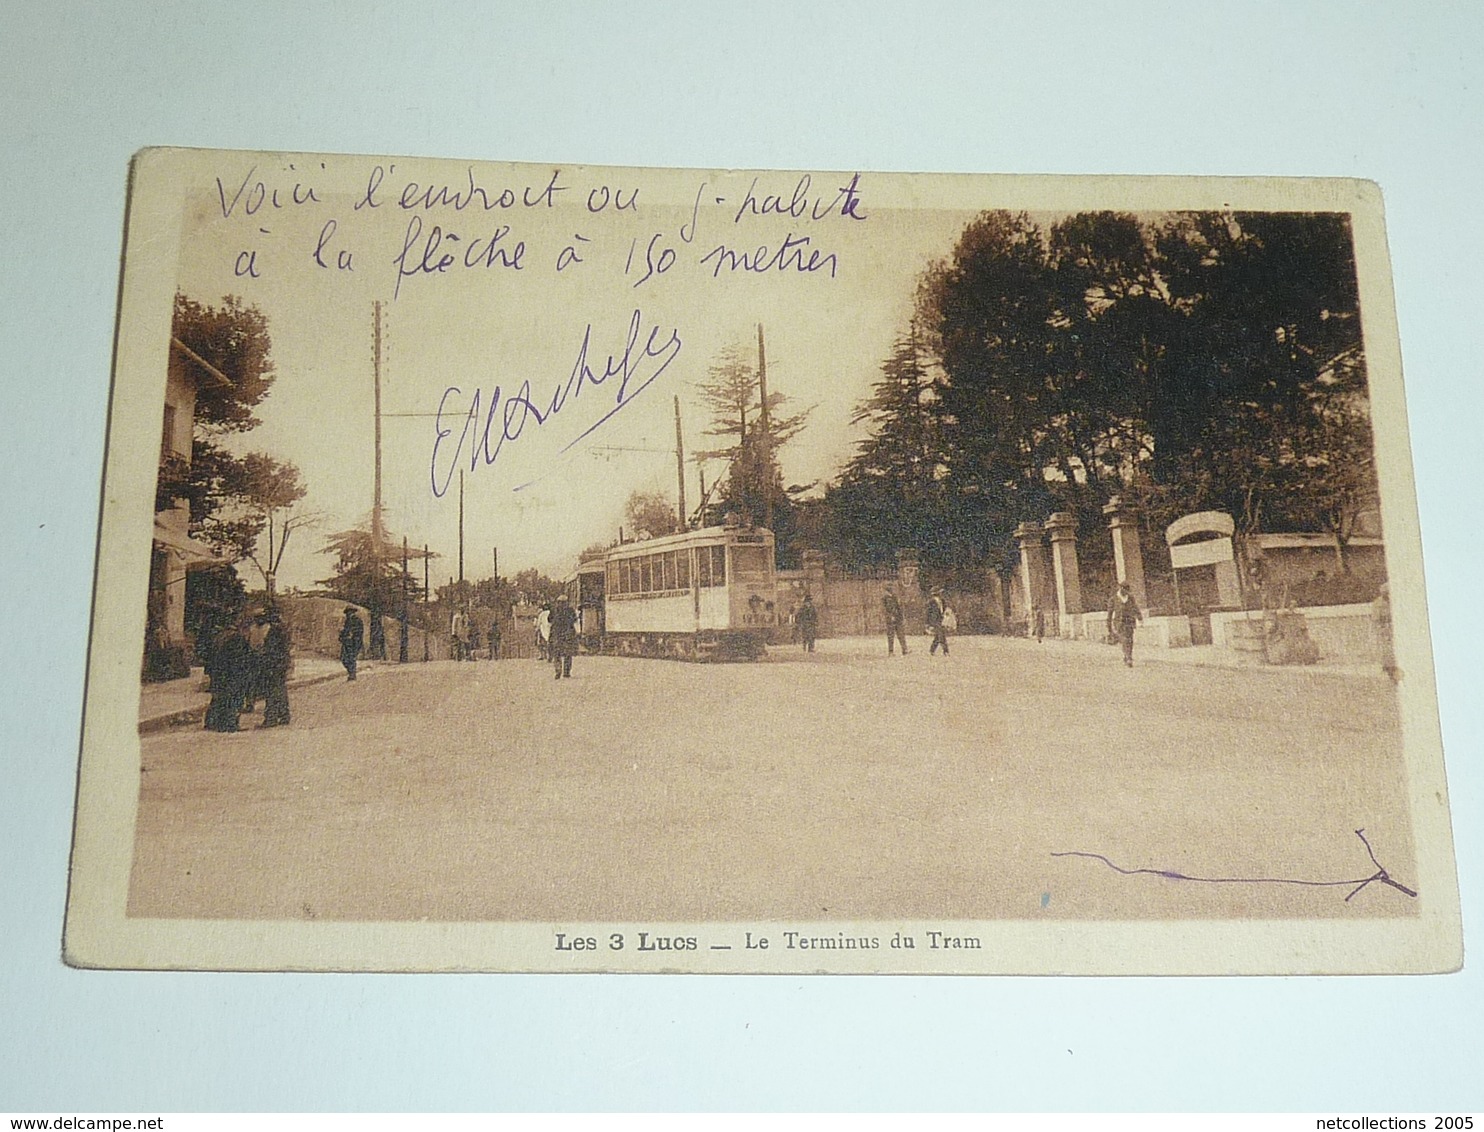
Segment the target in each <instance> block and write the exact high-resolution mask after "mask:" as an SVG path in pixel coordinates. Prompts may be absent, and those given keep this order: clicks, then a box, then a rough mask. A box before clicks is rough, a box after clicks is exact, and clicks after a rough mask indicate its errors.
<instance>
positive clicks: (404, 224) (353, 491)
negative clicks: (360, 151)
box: [176, 154, 974, 587]
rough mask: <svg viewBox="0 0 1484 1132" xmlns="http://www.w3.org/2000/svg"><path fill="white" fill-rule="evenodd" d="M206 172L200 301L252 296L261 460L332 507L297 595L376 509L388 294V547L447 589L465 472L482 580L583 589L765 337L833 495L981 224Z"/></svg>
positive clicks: (194, 171)
mask: <svg viewBox="0 0 1484 1132" xmlns="http://www.w3.org/2000/svg"><path fill="white" fill-rule="evenodd" d="M181 164H182V165H184V166H185V177H186V178H187V180H188V182H189V183H188V184H186V185H182V186H181V190H180V191H181V192H182V195H183V198H184V200H185V202H186V203H185V205H184V207H183V210H182V215H181V229H180V230H181V236H180V245H179V255H178V271H177V277H176V285H177V287H178V288H179V289H180V290H181V291H183V292H184V293H185V294H187V295H188V296H190V297H191V298H193V299H195V300H197V301H199V302H203V303H208V304H212V305H215V304H219V303H220V301H221V300H222V298H223V296H225V295H227V294H233V295H238V296H240V297H241V298H242V299H243V300H244V301H246V302H248V303H250V304H253V305H255V306H257V307H258V309H260V310H261V311H262V312H263V314H264V315H266V316H267V319H268V324H269V331H270V334H271V336H272V342H273V359H274V362H275V365H276V371H277V379H276V381H275V383H274V385H273V388H272V390H271V392H270V393H269V395H268V396H267V398H266V399H265V400H264V401H263V402H262V403H261V405H260V406H259V407H258V409H257V415H258V416H259V418H260V419H261V421H262V423H261V425H260V426H259V427H258V428H256V429H254V430H252V431H251V432H249V433H246V434H243V435H242V436H241V437H240V438H237V439H236V440H235V442H234V443H235V445H236V447H237V448H238V449H239V450H240V451H248V450H253V451H262V452H266V453H268V454H269V455H272V456H274V457H276V458H278V459H280V460H290V461H292V462H293V463H295V464H297V465H298V467H299V468H300V470H301V472H302V473H303V477H304V480H305V482H306V484H307V486H308V495H307V497H306V499H305V500H304V503H303V506H304V507H305V508H308V509H312V510H315V511H318V512H321V513H323V515H324V521H323V523H322V525H321V526H320V527H319V528H317V529H314V530H306V531H303V532H301V533H300V534H298V535H296V540H297V541H294V542H291V544H290V547H289V550H288V553H287V554H286V556H285V558H284V561H283V563H282V566H281V568H280V572H279V584H280V586H281V587H292V586H298V587H309V586H311V585H312V584H313V583H314V582H315V581H316V580H318V579H321V578H324V577H327V576H328V574H329V571H330V567H331V565H332V560H331V558H330V557H329V556H327V555H324V554H322V553H320V551H321V550H322V548H323V545H324V536H326V535H328V534H330V533H333V532H334V531H338V530H344V529H346V528H347V527H350V526H352V525H355V524H361V523H364V522H365V521H366V520H367V518H368V516H369V514H370V511H371V503H372V498H373V481H374V471H373V468H374V455H373V454H374V451H375V445H374V370H375V366H374V345H373V343H374V329H373V328H374V325H375V315H374V313H373V311H374V308H375V305H376V303H377V302H378V301H379V302H380V303H381V306H382V316H381V327H382V367H381V368H382V411H383V427H382V462H383V463H382V466H383V472H382V491H383V500H384V515H385V524H386V528H387V531H388V532H389V534H390V535H391V536H394V537H396V538H398V539H400V537H401V536H403V535H406V536H407V537H408V538H409V540H410V541H411V543H412V544H413V545H421V544H423V543H427V544H429V545H430V546H431V548H432V549H433V551H434V552H435V553H436V554H437V555H439V558H438V559H437V560H435V562H434V565H433V575H434V577H433V580H434V583H435V584H438V583H439V582H441V581H445V580H447V579H448V578H449V577H452V576H454V575H455V574H456V573H457V570H458V566H457V553H458V494H459V470H460V469H462V472H463V479H464V496H465V573H466V576H467V577H470V578H480V577H487V576H489V574H490V573H491V570H492V556H491V550H492V548H493V547H498V548H499V568H500V573H501V574H502V575H504V576H507V577H508V576H513V575H514V574H515V573H517V572H518V571H519V570H521V569H524V568H526V567H531V566H534V567H536V568H538V569H540V570H542V571H543V572H545V573H548V574H551V575H553V576H558V577H560V576H561V575H563V574H565V573H567V572H568V571H570V570H571V569H572V567H573V565H574V564H575V562H576V559H577V556H578V555H579V553H580V552H581V551H582V550H583V549H584V548H585V547H587V546H590V545H592V544H593V543H597V542H603V543H606V542H608V541H611V540H612V539H614V538H615V537H616V536H617V533H618V528H619V526H620V525H621V524H622V523H623V511H624V504H625V502H626V500H627V499H628V497H629V495H630V494H631V493H632V492H635V491H659V492H663V493H665V495H666V496H667V497H669V498H671V499H672V500H673V498H674V496H675V494H676V466H675V418H674V413H675V398H677V397H678V398H679V402H680V413H681V420H682V428H683V432H684V437H685V447H686V450H687V454H688V455H689V454H690V453H693V452H695V451H696V450H697V449H700V448H706V447H714V446H716V441H715V440H713V439H712V438H708V437H706V436H705V435H703V432H704V430H705V429H706V428H707V427H709V426H710V420H709V414H708V411H707V410H706V408H705V406H704V405H703V404H702V402H701V399H700V397H699V394H698V393H697V391H696V384H697V383H698V382H701V381H704V380H705V379H706V374H707V369H708V367H709V366H711V365H712V364H713V363H714V362H715V361H716V360H717V357H718V355H719V354H720V352H721V351H722V350H723V349H725V348H726V347H728V346H732V347H736V348H739V349H741V350H743V351H744V352H746V353H747V355H748V356H749V357H750V358H753V359H755V357H756V349H757V345H756V343H757V327H758V325H759V324H761V325H762V326H763V327H764V335H765V341H766V351H767V373H768V384H769V389H770V392H774V393H782V394H784V395H785V396H786V397H787V398H788V399H789V400H788V404H787V406H786V409H787V410H788V411H797V410H798V409H800V408H802V407H806V406H812V407H813V409H812V413H811V416H810V419H809V425H808V427H807V428H806V429H805V430H804V432H803V433H802V434H801V435H800V436H799V437H798V438H797V439H796V440H795V441H794V442H793V443H792V444H791V445H789V446H788V447H787V448H785V449H784V450H783V451H782V452H781V453H780V461H781V463H782V466H783V474H784V480H785V482H786V483H811V482H816V481H817V482H819V483H820V485H821V486H822V485H823V484H824V483H825V482H827V481H829V480H830V479H832V478H833V477H834V476H835V475H836V474H837V472H838V471H839V470H840V468H841V467H842V466H843V465H844V464H845V462H846V461H847V460H848V459H849V458H850V456H851V455H852V454H853V451H854V445H855V444H856V442H858V441H859V440H860V439H861V437H862V435H863V433H862V432H861V430H860V428H859V427H854V426H851V425H850V423H849V418H850V416H851V414H852V412H853V411H854V410H855V408H856V407H857V406H858V405H859V403H860V402H861V400H862V399H863V398H864V397H866V396H867V395H868V394H869V392H870V387H871V384H872V383H873V382H874V381H875V380H876V379H877V378H878V377H879V375H880V369H879V367H880V365H881V363H882V361H883V360H884V359H885V358H886V356H887V354H888V353H889V351H890V349H891V346H892V343H893V341H894V340H895V339H896V338H897V337H898V336H899V335H901V334H902V333H904V332H905V330H906V328H907V324H908V320H909V318H910V314H911V308H912V297H913V294H914V291H915V288H916V284H917V280H918V279H919V277H920V276H921V273H922V272H923V270H924V268H926V267H927V266H928V265H929V264H930V263H931V262H932V261H934V260H936V259H940V258H942V257H944V256H946V255H947V254H948V253H949V252H950V251H951V249H952V247H953V243H954V241H955V239H956V238H957V236H958V234H959V233H960V232H961V231H962V229H963V227H964V225H965V224H966V223H967V222H968V221H969V220H970V219H971V218H972V216H973V215H974V210H971V209H965V208H963V207H962V206H961V205H960V206H958V207H936V206H935V205H936V204H937V203H939V202H935V201H933V200H931V199H929V200H927V201H925V202H923V206H921V207H918V206H917V204H918V196H917V194H919V193H920V192H921V186H920V185H918V186H917V188H916V189H914V188H913V187H912V186H913V184H914V183H913V182H909V181H907V180H906V179H905V178H874V177H872V176H869V175H866V176H859V177H857V176H856V175H855V174H850V173H846V174H839V173H813V174H802V173H785V172H772V173H737V172H732V173H711V172H704V171H681V170H665V171H656V170H642V171H641V170H621V169H581V168H554V167H543V166H530V165H526V166H521V165H488V164H478V165H471V164H468V163H461V162H431V161H417V162H414V161H404V160H401V159H383V158H350V157H323V158H307V157H291V156H281V155H278V156H255V155H243V154H217V155H211V154H197V155H195V156H194V159H193V160H183V161H182V162H181ZM928 196H929V197H931V193H929V194H928ZM528 202H529V203H528ZM620 206H622V207H620ZM743 257H745V258H743ZM559 263H560V265H561V266H560V269H558V264H559ZM636 330H637V333H635V331H636ZM631 338H632V339H633V342H634V345H633V346H632V347H631V348H630V347H629V346H628V343H629V342H630V340H631ZM626 349H627V351H628V356H629V362H628V363H627V364H625V363H624V362H623V358H624V355H625V352H626ZM584 359H585V361H586V364H587V370H588V372H587V373H586V374H585V375H584V374H583V373H582V361H583V360H584ZM610 370H612V371H613V375H612V376H609V377H607V379H606V380H604V376H605V374H606V373H607V372H608V371H610ZM574 373H576V374H577V377H576V378H575V379H574V376H573V375H574ZM625 378H626V379H625ZM527 383H529V385H528V386H527ZM476 396H477V398H478V401H477V403H476V401H475V398H476ZM512 397H514V398H516V399H515V400H514V401H512V400H511V399H512ZM522 397H523V398H524V400H522V399H521V398H522ZM492 399H493V400H494V407H495V412H494V415H493V416H491V415H490V413H489V409H490V406H491V400H492ZM554 401H558V402H559V407H558V409H557V411H556V412H554V413H553V412H550V411H549V410H550V409H551V407H552V404H553V402H554ZM440 407H441V409H442V413H441V416H440ZM471 409H472V410H474V411H473V413H472V414H471ZM538 419H539V421H540V423H539V424H538V423H537V422H538ZM487 422H489V423H490V427H489V428H488V430H486V423H487ZM466 425H468V426H469V427H467V428H466ZM502 434H503V439H502ZM723 470H724V469H723V467H722V465H721V464H720V463H717V462H713V463H712V464H711V465H710V466H709V467H708V468H707V469H706V471H707V477H708V482H710V481H711V480H713V479H714V478H715V477H716V476H717V475H718V474H720V473H721V472H722V471H723ZM698 497H699V484H698V481H697V474H696V469H695V466H694V464H693V463H691V462H690V460H689V459H688V460H687V502H688V504H689V506H691V507H694V505H695V502H696V500H697V499H698ZM252 581H254V580H253V579H250V580H249V584H252Z"/></svg>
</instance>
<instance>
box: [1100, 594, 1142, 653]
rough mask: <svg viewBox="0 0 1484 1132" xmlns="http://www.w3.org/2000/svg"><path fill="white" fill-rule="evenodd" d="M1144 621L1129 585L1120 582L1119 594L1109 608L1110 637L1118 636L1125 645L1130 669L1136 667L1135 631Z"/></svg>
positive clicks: (1124, 651)
mask: <svg viewBox="0 0 1484 1132" xmlns="http://www.w3.org/2000/svg"><path fill="white" fill-rule="evenodd" d="M1142 620H1144V615H1143V614H1142V613H1140V612H1139V603H1138V602H1137V601H1135V600H1134V595H1133V594H1132V593H1130V592H1129V588H1128V583H1127V582H1119V583H1118V593H1117V594H1116V595H1115V596H1114V598H1113V603H1112V605H1110V606H1109V608H1108V635H1109V636H1110V637H1111V636H1113V635H1114V634H1115V633H1116V634H1117V636H1118V641H1119V643H1120V644H1122V645H1123V663H1124V664H1125V665H1127V666H1128V667H1129V668H1132V667H1133V666H1134V629H1135V628H1137V627H1138V624H1139V622H1140V621H1142Z"/></svg>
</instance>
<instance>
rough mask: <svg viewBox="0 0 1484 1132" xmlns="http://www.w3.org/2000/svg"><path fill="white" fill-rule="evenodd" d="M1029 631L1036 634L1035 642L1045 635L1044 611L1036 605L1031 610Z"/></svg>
mask: <svg viewBox="0 0 1484 1132" xmlns="http://www.w3.org/2000/svg"><path fill="white" fill-rule="evenodd" d="M1031 631H1032V632H1033V633H1035V635H1036V644H1038V645H1039V644H1040V643H1041V640H1042V638H1044V637H1045V636H1046V611H1045V610H1044V609H1042V608H1041V607H1040V606H1039V605H1037V606H1036V607H1035V608H1034V609H1033V610H1032V611H1031Z"/></svg>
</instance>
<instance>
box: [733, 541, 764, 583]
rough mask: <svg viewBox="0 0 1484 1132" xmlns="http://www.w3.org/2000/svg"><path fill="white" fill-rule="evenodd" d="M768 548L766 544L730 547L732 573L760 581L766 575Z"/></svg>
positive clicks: (738, 576) (739, 576)
mask: <svg viewBox="0 0 1484 1132" xmlns="http://www.w3.org/2000/svg"><path fill="white" fill-rule="evenodd" d="M768 554H769V551H768V548H767V547H766V546H734V547H732V573H733V575H734V576H735V577H737V578H747V579H751V580H756V581H761V580H763V579H765V578H767V576H768Z"/></svg>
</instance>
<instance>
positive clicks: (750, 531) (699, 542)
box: [577, 527, 773, 572]
mask: <svg viewBox="0 0 1484 1132" xmlns="http://www.w3.org/2000/svg"><path fill="white" fill-rule="evenodd" d="M737 535H751V536H757V535H762V536H764V537H763V542H764V543H768V542H771V541H772V540H773V532H772V531H770V530H768V529H767V528H766V527H702V528H701V529H700V530H698V531H681V532H680V533H679V534H674V535H663V536H661V537H660V538H649V539H640V540H639V541H637V542H625V543H621V544H619V545H618V546H615V547H611V548H610V549H609V551H608V553H607V554H606V555H604V556H603V557H602V558H592V559H589V560H587V561H586V562H581V563H579V564H578V567H577V569H578V571H579V572H581V571H583V570H587V569H591V568H593V567H595V566H597V565H599V564H601V563H603V562H606V561H610V560H612V559H615V558H630V557H636V556H638V555H641V554H658V553H660V552H661V551H666V550H678V549H680V548H681V547H691V546H707V545H712V544H719V543H725V542H728V541H731V540H733V539H734V538H735V537H736V536H737ZM749 541H751V540H749Z"/></svg>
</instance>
